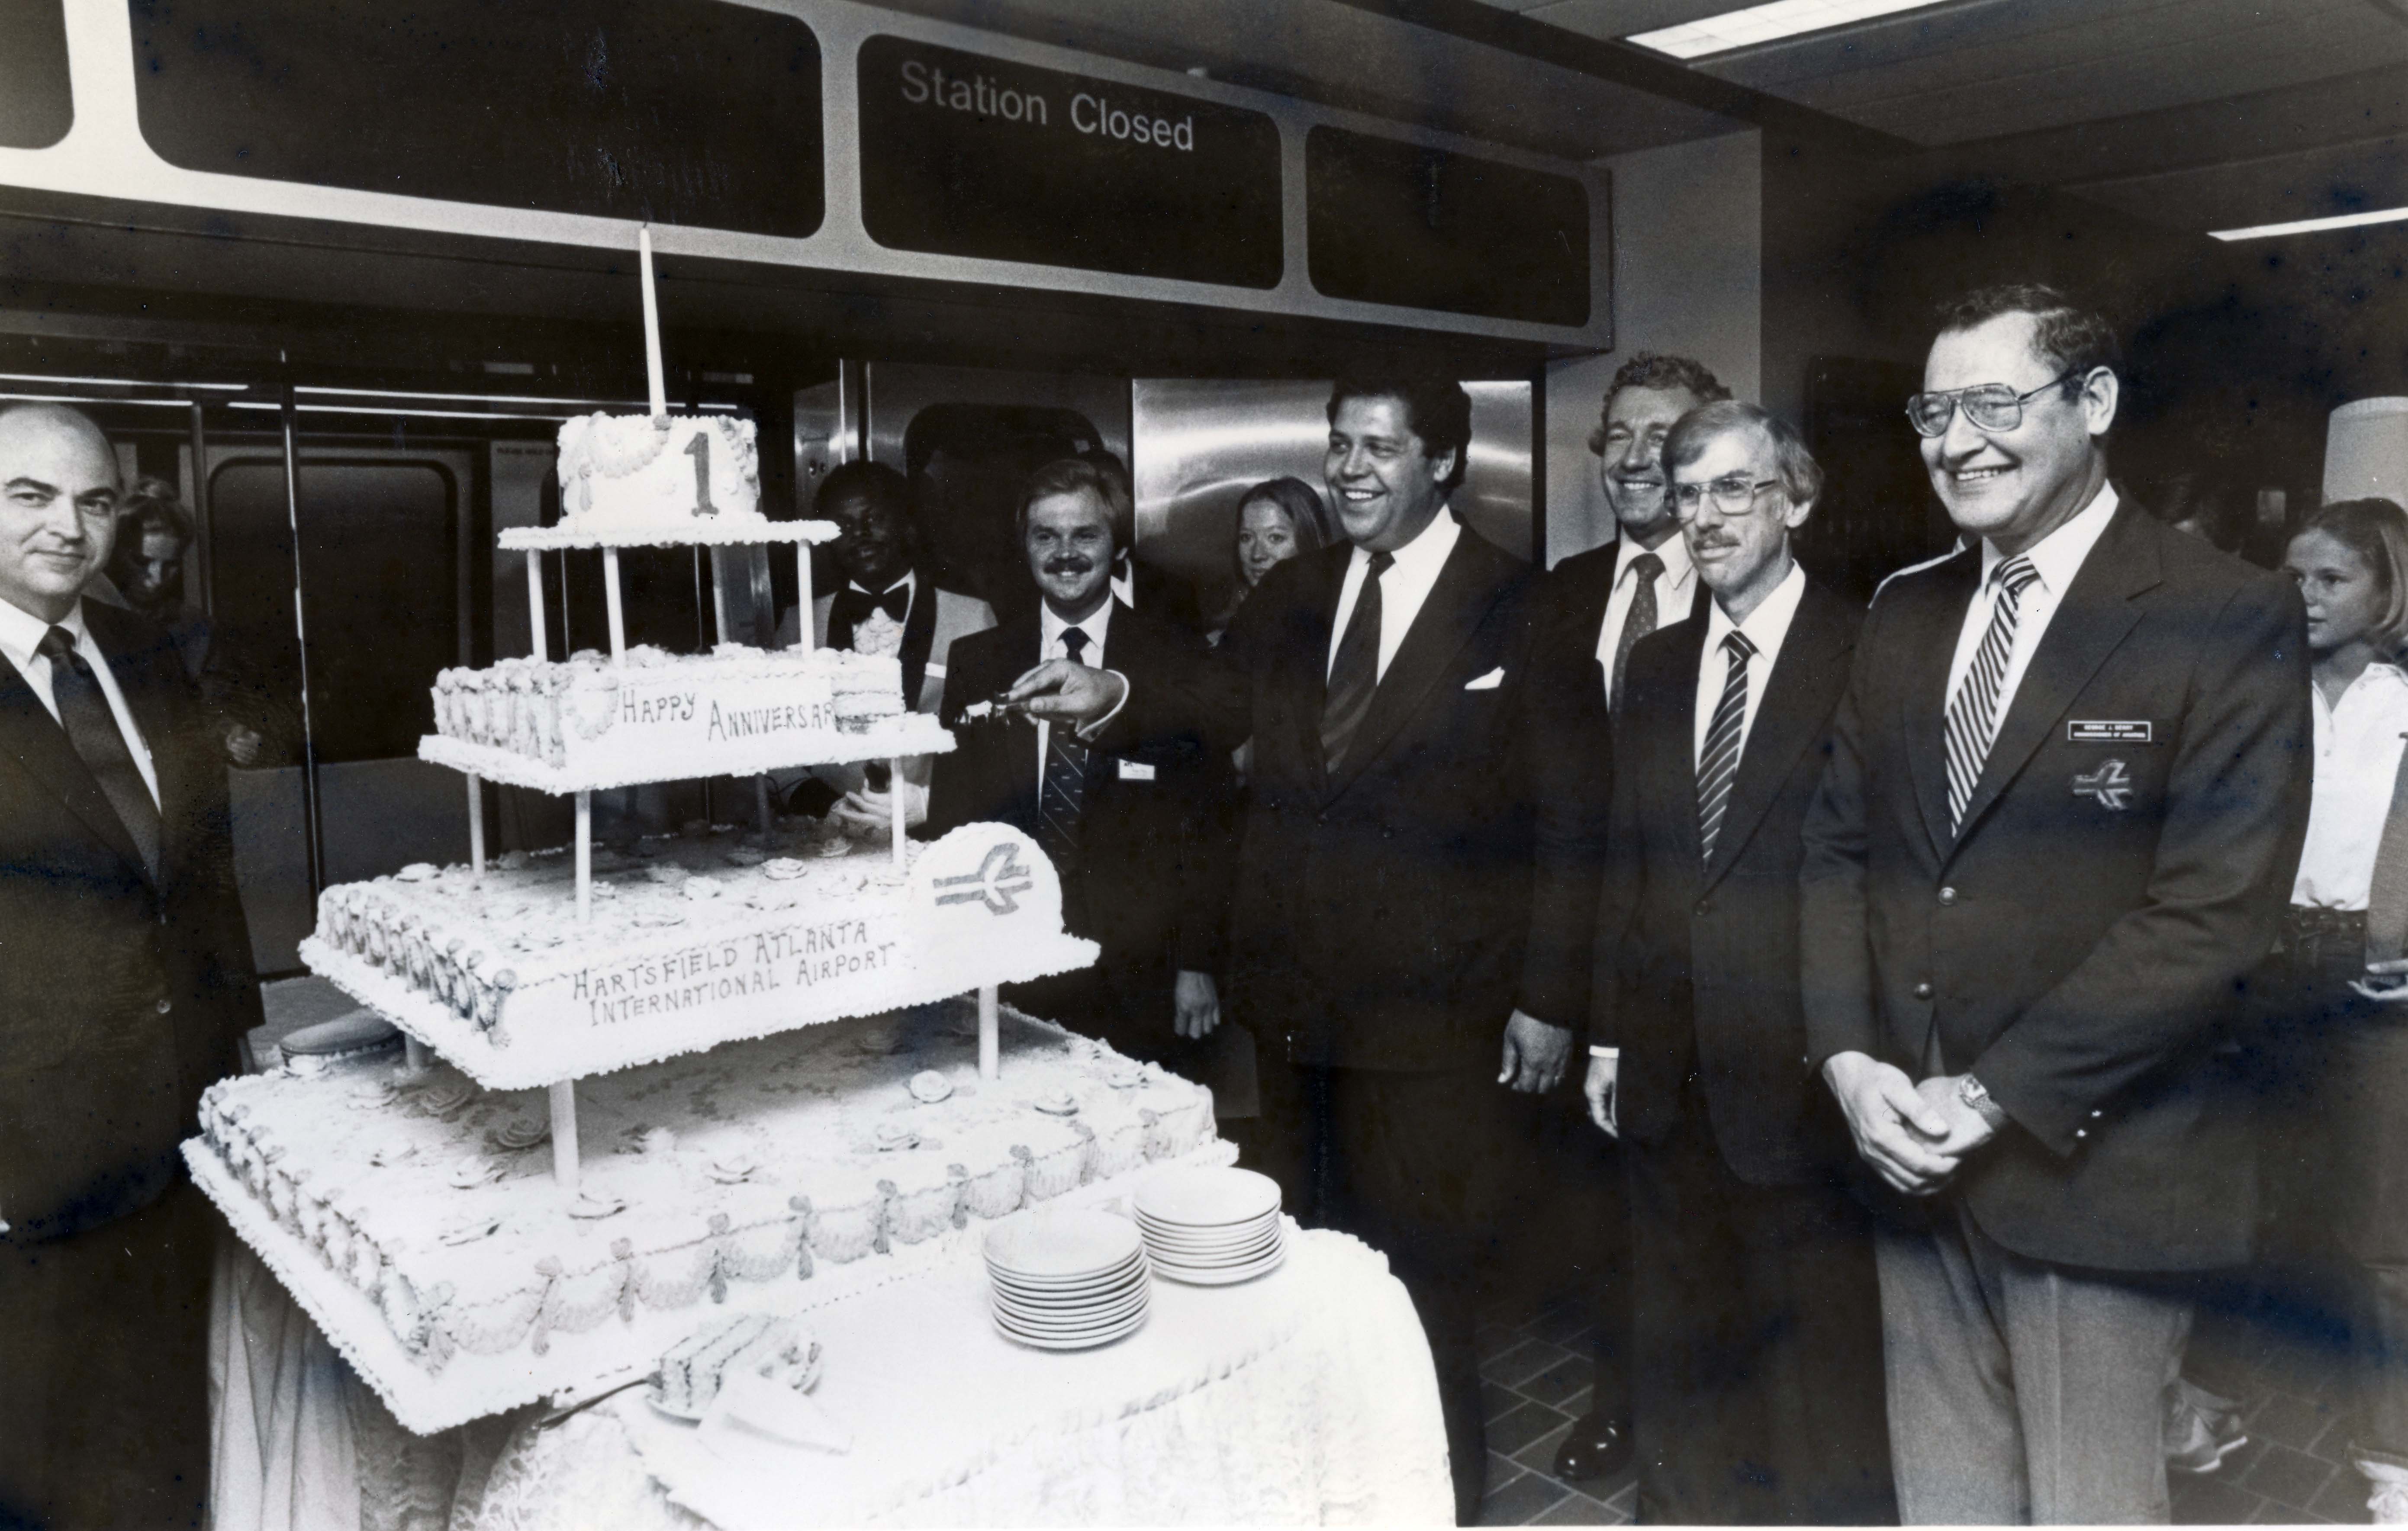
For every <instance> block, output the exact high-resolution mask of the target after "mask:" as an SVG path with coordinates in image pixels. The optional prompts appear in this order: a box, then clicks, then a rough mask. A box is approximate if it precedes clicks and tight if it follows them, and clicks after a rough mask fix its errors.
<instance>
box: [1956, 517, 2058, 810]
mask: <svg viewBox="0 0 2408 1531" xmlns="http://www.w3.org/2000/svg"><path fill="white" fill-rule="evenodd" d="M2039 578H2040V571H2039V570H2038V569H2036V568H2033V567H2032V565H2031V560H2030V559H2028V558H2010V559H2008V560H2007V561H2006V562H2005V563H2003V564H2001V565H1999V566H1998V567H1997V568H1996V569H1994V570H1992V571H1991V574H1990V580H1991V582H1992V583H1993V584H1995V585H1997V586H1998V594H1997V596H1996V598H1995V599H1994V600H1993V601H1992V603H1991V606H1990V625H1989V627H1988V629H1987V630H1985V632H1984V633H1983V634H1982V646H1981V647H1980V648H1979V649H1976V650H1975V651H1973V663H1972V665H1971V666H1970V667H1969V668H1968V669H1967V670H1966V671H1965V679H1964V680H1960V681H1958V682H1957V694H1956V695H1954V696H1952V697H1950V698H1949V699H1948V715H1947V718H1946V720H1945V721H1944V724H1943V727H1942V733H1943V735H1944V736H1945V737H1944V741H1943V742H1945V744H1946V745H1947V747H1948V826H1949V828H1950V829H1952V830H1959V831H1961V830H1962V829H1963V828H1964V827H1965V809H1966V808H1967V807H1968V806H1970V805H1971V803H1972V801H1973V789H1974V787H1975V786H1977V785H1979V784H1980V782H1981V780H1982V767H1983V766H1984V765H1986V764H1987V763H1988V762H1989V759H1990V741H1991V740H1993V739H1995V738H1997V737H1998V734H1999V694H2000V692H2001V691H2002V690H2004V689H2005V687H2006V680H2007V661H2008V660H2010V659H2011V658H2013V657H2014V651H2015V622H2016V619H2017V618H2018V617H2019V616H2020V615H2021V614H2022V610H2023V599H2024V591H2025V589H2026V587H2028V586H2029V585H2030V584H2031V583H2032V581H2034V580H2035V579H2039Z"/></svg>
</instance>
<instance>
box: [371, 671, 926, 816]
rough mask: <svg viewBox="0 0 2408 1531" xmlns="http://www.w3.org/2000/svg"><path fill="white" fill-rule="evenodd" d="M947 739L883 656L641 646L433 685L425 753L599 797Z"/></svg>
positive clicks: (872, 755) (914, 749) (483, 772)
mask: <svg viewBox="0 0 2408 1531" xmlns="http://www.w3.org/2000/svg"><path fill="white" fill-rule="evenodd" d="M952 749H953V735H952V734H950V733H948V732H947V731H946V730H945V729H944V728H943V727H942V726H940V725H939V723H938V722H937V720H936V719H934V718H932V717H929V716H927V715H925V714H924V713H917V712H911V711H908V710H906V709H905V708H904V706H903V668H902V665H901V664H900V663H899V662H898V661H897V660H896V658H895V657H894V656H893V655H892V654H864V653H853V652H851V651H845V650H837V649H754V648H751V647H748V646H747V645H744V644H740V643H723V644H721V645H719V647H718V648H717V649H716V650H714V651H712V652H710V653H708V654H672V653H668V652H666V651H662V650H659V649H654V648H651V647H649V646H646V645H642V644H638V646H636V647H635V648H632V649H630V650H628V651H627V652H626V654H625V655H624V657H623V658H620V659H617V660H612V659H609V658H606V657H604V656H603V655H601V654H599V653H596V652H593V651H583V652H580V653H577V654H574V655H571V656H570V657H569V658H567V659H565V660H541V659H505V660H503V661H502V662H500V663H499V664H497V665H491V666H488V667H487V668H484V669H448V670H445V671H443V672H442V673H441V674H439V675H437V677H436V678H435V732H434V733H432V734H430V735H428V736H426V737H424V738H423V739H421V740H420V741H419V746H418V753H419V756H420V758H422V759H423V760H427V761H431V762H433V763H434V764H435V765H449V766H451V767H452V768H453V769H455V770H462V771H473V772H475V773H476V774H477V775H479V776H481V777H484V778H486V779H487V780H494V781H506V782H509V784H510V785H512V786H518V787H533V788H535V789H537V790H538V791H539V792H552V793H567V792H587V791H600V790H603V789H606V788H610V787H626V786H635V785H638V784H641V783H644V782H651V781H668V780H681V779H684V778H689V777H701V776H751V775H754V774H756V773H758V772H762V771H774V770H781V769H784V768H786V767H788V766H794V765H837V764H843V763H847V762H852V761H859V760H881V759H884V758H887V757H889V756H893V755H923V754H942V753H944V752H946V751H950V750H952Z"/></svg>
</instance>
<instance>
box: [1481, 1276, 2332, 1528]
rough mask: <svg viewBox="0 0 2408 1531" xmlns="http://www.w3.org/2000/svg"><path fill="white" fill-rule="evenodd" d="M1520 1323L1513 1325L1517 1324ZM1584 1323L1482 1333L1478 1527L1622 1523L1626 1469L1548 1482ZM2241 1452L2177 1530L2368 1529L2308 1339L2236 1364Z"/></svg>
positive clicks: (2177, 1513)
mask: <svg viewBox="0 0 2408 1531" xmlns="http://www.w3.org/2000/svg"><path fill="white" fill-rule="evenodd" d="M1517 1317H1520V1322H1515V1319H1516V1318H1517ZM1585 1332H1586V1319H1585V1317H1584V1314H1583V1313H1582V1312H1581V1311H1580V1309H1578V1308H1577V1307H1576V1306H1575V1305H1573V1304H1570V1303H1557V1304H1555V1305H1552V1306H1547V1307H1542V1308H1541V1309H1538V1310H1537V1312H1536V1313H1535V1314H1531V1315H1529V1316H1527V1317H1521V1316H1519V1315H1516V1314H1514V1313H1512V1312H1510V1311H1496V1310H1492V1311H1491V1312H1490V1313H1489V1314H1488V1316H1487V1318H1486V1319H1485V1321H1484V1323H1483V1324H1482V1325H1481V1331H1480V1340H1481V1375H1482V1376H1483V1378H1484V1380H1485V1382H1486V1392H1487V1399H1488V1490H1487V1496H1486V1497H1485V1498H1484V1499H1483V1500H1482V1502H1481V1514H1480V1522H1479V1524H1482V1525H1627V1524H1630V1523H1631V1521H1632V1518H1633V1511H1634V1510H1635V1508H1636V1505H1637V1500H1638V1495H1639V1487H1638V1482H1637V1478H1636V1473H1635V1470H1634V1471H1626V1472H1625V1473H1623V1474H1622V1475H1621V1476H1620V1477H1618V1478H1615V1479H1613V1480H1612V1481H1606V1482H1595V1483H1582V1484H1572V1483H1566V1482H1562V1481H1558V1480H1557V1479H1556V1478H1555V1477H1554V1476H1553V1469H1552V1464H1553V1463H1554V1461H1555V1448H1556V1447H1557V1446H1558V1445H1559V1444H1561V1442H1562V1440H1563V1438H1564V1433H1565V1432H1566V1431H1567V1430H1569V1429H1570V1426H1571V1422H1572V1421H1573V1420H1574V1419H1576V1418H1578V1417H1579V1416H1580V1415H1581V1414H1583V1413H1584V1412H1585V1411H1586V1409H1587V1408H1588V1384H1589V1364H1588V1357H1587V1352H1586V1350H1585V1348H1584V1346H1583V1345H1582V1343H1581V1340H1582V1338H1583V1337H1584V1334H1585ZM2240 1359H2242V1360H2243V1368H2242V1369H2243V1373H2244V1374H2245V1375H2246V1376H2247V1378H2248V1379H2249V1381H2251V1382H2252V1383H2253V1386H2252V1388H2251V1389H2250V1391H2249V1394H2248V1395H2247V1396H2246V1397H2244V1398H2243V1407H2244V1409H2245V1410H2246V1412H2245V1414H2244V1416H2243V1420H2244V1424H2245V1427H2246V1429H2247V1432H2248V1436H2249V1443H2248V1444H2247V1445H2245V1446H2243V1447H2242V1448H2241V1449H2240V1450H2238V1451H2236V1452H2233V1453H2232V1454H2231V1455H2230V1456H2229V1457H2227V1458H2226V1459H2225V1461H2224V1463H2223V1465H2222V1466H2221V1467H2220V1468H2219V1469H2218V1470H2217V1471H2216V1472H2214V1474H2211V1475H2206V1476H2188V1475H2179V1474H2178V1475H2176V1476H2175V1478H2174V1480H2173V1519H2174V1522H2175V1524H2180V1525H2243V1524H2328V1523H2330V1524H2358V1525H2363V1524H2367V1520H2368V1516H2367V1510H2366V1489H2365V1487H2364V1485H2363V1484H2362V1482H2361V1481H2360V1480H2359V1478H2358V1473H2357V1471H2356V1470H2355V1469H2354V1468H2352V1467H2350V1466H2349V1463H2348V1461H2347V1459H2346V1456H2345V1454H2344V1453H2345V1452H2346V1449H2347V1446H2348V1442H2349V1434H2350V1425H2349V1419H2348V1413H2347V1409H2345V1408H2344V1407H2343V1404H2342V1402H2341V1399H2340V1389H2339V1388H2338V1387H2337V1386H2336V1385H2335V1382H2334V1372H2335V1368H2334V1366H2333V1364H2332V1360H2331V1357H2330V1354H2329V1352H2327V1351H2325V1350H2323V1349H2322V1348H2320V1347H2319V1346H2318V1345H2317V1344H2315V1342H2314V1341H2313V1340H2300V1339H2290V1338H2284V1337H2281V1336H2276V1335H2259V1336H2257V1337H2255V1339H2254V1343H2253V1344H2252V1346H2251V1347H2250V1352H2249V1353H2246V1354H2245V1355H2244V1356H2243V1357H2241V1358H2240Z"/></svg>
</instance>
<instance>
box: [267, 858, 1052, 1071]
mask: <svg viewBox="0 0 2408 1531" xmlns="http://www.w3.org/2000/svg"><path fill="white" fill-rule="evenodd" d="M909 849H910V865H909V867H908V869H898V868H896V866H894V864H893V859H892V857H891V855H890V854H889V852H888V851H887V850H886V849H885V848H884V847H878V848H875V849H870V848H866V847H860V846H853V845H849V844H848V843H847V842H845V841H843V840H840V839H839V840H814V839H812V838H810V837H808V836H806V835H803V834H798V833H791V832H789V833H782V834H781V837H780V843H779V844H777V845H773V846H771V847H770V848H769V849H768V850H767V851H764V850H763V849H762V848H760V847H759V846H757V845H755V844H752V843H748V842H747V841H746V840H745V839H744V838H743V837H739V836H738V835H737V834H735V833H734V832H733V831H726V830H723V831H719V832H697V833H689V834H684V835H677V836H667V837H654V838H650V839H645V840H641V841H638V842H637V843H636V844H635V846H634V847H633V850H632V852H631V851H619V850H613V849H610V848H609V847H596V848H595V852H594V858H595V859H594V869H593V901H592V902H593V917H592V918H591V919H590V920H585V921H581V920H580V919H579V918H578V913H577V878H576V867H575V865H574V856H573V855H572V854H571V852H569V851H566V850H561V851H542V852H538V853H537V854H534V855H527V854H525V853H523V852H515V851H514V852H512V853H511V854H510V855H509V856H506V857H503V858H502V859H501V860H499V861H498V862H495V863H494V864H491V865H489V866H487V867H486V869H485V871H484V872H483V873H482V874H481V875H480V874H479V873H477V872H475V871H473V870H471V869H470V868H469V867H467V866H447V867H440V868H438V867H436V866H427V865H423V864H422V865H419V866H408V867H404V868H403V869H402V870H401V871H400V872H399V873H397V874H395V875H394V876H392V877H380V878H378V879H376V880H374V881H370V882H349V883H342V884H338V885H337V886H335V887H332V888H328V889H327V890H326V891H325V892H324V893H323V894H320V895H319V899H318V928H317V931H316V933H315V934H313V935H312V936H311V937H309V938H308V939H307V940H305V941H303V942H302V943H301V959H302V961H304V962H306V963H307V964H308V966H309V967H310V968H311V969H312V970H313V971H315V972H316V973H318V974H319V975H321V976H322V977H324V978H326V979H328V980H332V981H333V982H334V983H335V984H336V986H337V987H338V988H340V989H342V990H343V991H344V992H345V993H347V994H351V996H352V997H353V998H354V999H357V1000H358V1001H359V1002H360V1003H362V1004H364V1005H366V1006H369V1007H371V1008H373V1009H376V1010H378V1011H379V1012H380V1013H381V1014H383V1015H385V1016H387V1017H389V1018H390V1019H391V1020H392V1021H393V1022H394V1024H396V1025H398V1026H400V1027H401V1028H402V1029H403V1030H404V1031H406V1032H408V1033H409V1034H410V1035H411V1036H413V1037H417V1038H418V1039H419V1040H420V1041H422V1042H424V1043H425V1044H426V1045H427V1046H429V1047H431V1048H433V1049H434V1050H435V1051H436V1052H439V1053H441V1054H442V1055H443V1056H444V1058H446V1059H447V1060H449V1061H450V1062H451V1063H452V1064H453V1065H454V1066H457V1067H458V1068H459V1069H460V1070H461V1072H463V1073H465V1074H466V1075H468V1076H469V1078H471V1079H473V1080H476V1081H477V1082H478V1083H480V1084H481V1085H484V1086H485V1087H486V1088H488V1089H501V1090H510V1089H524V1088H528V1087H531V1086H534V1085H539V1084H552V1083H557V1082H559V1081H562V1080H573V1079H580V1078H582V1077H584V1076H587V1075H592V1074H603V1073H609V1072H610V1071H612V1070H614V1069H620V1068H626V1067H631V1066H635V1065H638V1064H646V1063H652V1062H656V1061H658V1060H660V1059H663V1058H669V1057H674V1056H677V1055H678V1054H680V1053H686V1052H702V1051H704V1050H706V1049H709V1048H713V1047H717V1046H719V1045H720V1044H722V1043H724V1042H730V1041H736V1040H738V1039H740V1038H744V1037H765V1036H768V1035H771V1034H773V1033H776V1032H781V1031H790V1030H792V1029H794V1028H796V1027H797V1026H806V1025H812V1024H816V1023H821V1022H826V1021H835V1020H839V1019H841V1018H843V1017H846V1016H853V1015H870V1014H876V1013H879V1012H882V1011H885V1010H892V1009H897V1008H899V1007H902V1006H905V1005H913V1004H920V1003H925V1002H926V1001H930V1000H937V999H943V998H946V997H949V996H951V995H954V994H963V993H966V992H967V991H969V990H971V989H976V988H979V987H981V986H982V985H985V984H990V983H1017V982H1025V981H1026V980H1030V979H1036V978H1042V977H1045V976H1047V975H1049V974H1053V973H1063V972H1068V971H1070V970H1071V969H1073V968H1077V967H1084V966H1088V965H1089V964H1091V963H1093V962H1094V961H1095V960H1096V954H1097V947H1096V944H1095V943H1094V942H1093V941H1090V940H1086V939H1084V938H1082V937H1076V936H1072V935H1069V934H1068V933H1067V932H1066V931H1065V930H1064V929H1063V927H1062V884H1061V880H1060V879H1059V878H1058V877H1057V876H1056V875H1055V873H1054V865H1053V863H1052V862H1050V861H1048V860H1047V859H1046V858H1045V855H1044V853H1043V852H1042V851H1039V850H1038V848H1037V846H1036V844H1035V842H1033V841H1031V840H1030V839H1029V838H1028V837H1026V836H1025V835H1024V834H1022V833H1021V832H1020V831H1018V830H1016V829H1013V828H1011V827H1010V826H1008V825H1004V824H994V823H982V824H966V825H964V826H963V827H961V828H959V829H956V830H954V831H953V832H952V833H951V834H949V835H947V836H945V837H944V838H942V839H940V840H938V841H936V842H934V843H933V844H927V845H912V846H910V848H909ZM781 850H782V851H790V852H794V853H787V854H781V853H777V852H778V851H781Z"/></svg>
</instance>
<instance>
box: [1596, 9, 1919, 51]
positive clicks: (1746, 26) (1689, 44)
mask: <svg viewBox="0 0 2408 1531" xmlns="http://www.w3.org/2000/svg"><path fill="white" fill-rule="evenodd" d="M1940 3H1941V0H1772V4H1770V5H1769V6H1750V7H1747V8H1746V9H1745V10H1730V11H1725V12H1724V13H1723V14H1721V15H1720V16H1709V17H1707V18H1706V19H1705V20H1703V21H1684V22H1683V23H1682V24H1681V25H1679V26H1668V27H1661V28H1658V29H1657V30H1656V31H1654V32H1641V33H1638V34H1636V35H1634V36H1629V37H1627V38H1625V39H1624V41H1626V42H1633V43H1637V44H1638V45H1639V46H1640V47H1641V48H1647V49H1653V50H1655V51H1656V52H1658V53H1669V54H1670V55H1671V56H1672V57H1674V58H1676V59H1699V58H1704V57H1705V56H1706V55H1707V54H1709V53H1727V52H1729V51H1730V50H1732V49H1734V48H1753V47H1755V46H1756V45H1757V44H1758V43H1769V42H1779V41H1780V40H1781V39H1782V38H1784V37H1795V36H1798V35H1799V34H1800V33H1804V32H1827V31H1828V30H1830V29H1831V28H1832V27H1835V26H1846V25H1848V24H1849V23H1850V22H1852V21H1871V20H1872V19H1873V18H1874V17H1876V16H1893V15H1896V14H1897V13H1898V12H1899V11H1901V10H1921V9H1923V8H1925V7H1928V6H1936V5H1939V4H1940Z"/></svg>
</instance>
